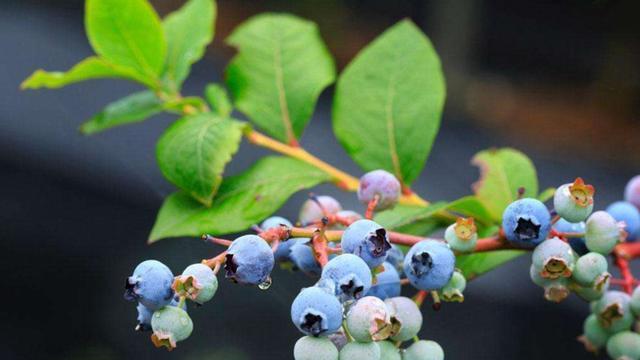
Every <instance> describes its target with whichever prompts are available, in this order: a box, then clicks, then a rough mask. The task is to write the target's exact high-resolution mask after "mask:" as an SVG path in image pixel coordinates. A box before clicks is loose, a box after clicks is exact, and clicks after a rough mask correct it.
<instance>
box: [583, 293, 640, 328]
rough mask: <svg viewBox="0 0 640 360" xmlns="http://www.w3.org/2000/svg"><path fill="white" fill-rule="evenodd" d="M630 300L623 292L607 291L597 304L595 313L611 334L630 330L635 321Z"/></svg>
mask: <svg viewBox="0 0 640 360" xmlns="http://www.w3.org/2000/svg"><path fill="white" fill-rule="evenodd" d="M630 300H631V298H630V296H629V295H628V294H626V293H623V292H621V291H607V292H606V293H605V294H604V296H603V297H602V298H601V299H600V300H598V301H597V302H596V303H595V305H594V309H593V313H594V314H596V316H597V317H598V322H599V323H600V325H601V326H602V327H603V328H604V329H606V330H607V331H608V332H610V333H615V332H619V331H622V330H628V329H630V328H631V325H633V320H634V318H633V314H632V313H631V309H630V306H629V303H630Z"/></svg>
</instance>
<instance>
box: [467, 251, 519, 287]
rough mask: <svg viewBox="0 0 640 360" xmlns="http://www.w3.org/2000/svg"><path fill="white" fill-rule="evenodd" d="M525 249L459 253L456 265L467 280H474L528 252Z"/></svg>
mask: <svg viewBox="0 0 640 360" xmlns="http://www.w3.org/2000/svg"><path fill="white" fill-rule="evenodd" d="M526 253H527V252H526V251H523V250H497V251H490V252H482V253H475V254H468V255H458V256H457V258H456V267H457V268H458V269H460V270H461V271H462V274H464V276H465V277H466V278H467V280H472V279H474V278H476V277H478V276H480V275H482V274H484V273H486V272H488V271H490V270H493V269H495V268H497V267H498V266H500V265H502V264H504V263H506V262H508V261H511V260H513V259H515V258H517V257H518V256H520V255H523V254H526Z"/></svg>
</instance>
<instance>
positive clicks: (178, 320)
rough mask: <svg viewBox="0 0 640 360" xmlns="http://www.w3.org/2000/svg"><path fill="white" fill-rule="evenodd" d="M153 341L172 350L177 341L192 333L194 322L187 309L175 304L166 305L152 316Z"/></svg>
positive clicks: (156, 344) (157, 345)
mask: <svg viewBox="0 0 640 360" xmlns="http://www.w3.org/2000/svg"><path fill="white" fill-rule="evenodd" d="M151 329H152V330H153V335H151V341H153V344H154V345H155V346H156V347H161V346H165V347H167V349H169V350H172V349H174V348H175V347H176V343H178V342H179V341H182V340H185V339H186V338H188V337H189V335H191V331H192V330H193V322H192V321H191V318H190V317H189V315H188V314H187V312H186V311H184V310H182V309H180V308H179V307H175V306H165V307H164V308H162V309H160V310H158V311H156V312H154V313H153V316H152V317H151Z"/></svg>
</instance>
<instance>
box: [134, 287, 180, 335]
mask: <svg viewBox="0 0 640 360" xmlns="http://www.w3.org/2000/svg"><path fill="white" fill-rule="evenodd" d="M178 305H180V298H179V297H178V296H174V298H173V300H171V303H170V304H169V305H167V306H178ZM181 308H182V310H184V311H187V304H186V303H184V302H183V303H182V307H181ZM136 310H137V311H138V319H137V320H138V325H136V331H149V330H151V316H153V311H151V310H149V309H148V308H147V307H146V306H144V305H142V304H141V303H138V306H137V307H136Z"/></svg>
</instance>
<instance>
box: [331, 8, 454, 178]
mask: <svg viewBox="0 0 640 360" xmlns="http://www.w3.org/2000/svg"><path fill="white" fill-rule="evenodd" d="M444 99H445V82H444V77H443V74H442V69H441V67H440V60H439V58H438V55H437V54H436V51H435V50H434V48H433V46H432V45H431V42H430V41H429V39H428V38H427V37H426V36H425V35H424V34H423V33H422V32H421V31H420V30H419V29H418V28H417V27H416V26H415V25H414V24H413V23H412V22H411V21H409V20H403V21H401V22H399V23H398V24H396V25H394V26H393V27H391V28H390V29H388V30H387V31H385V32H384V33H383V34H382V35H380V36H379V37H378V38H377V39H376V40H374V41H373V42H372V43H371V44H370V45H368V46H367V47H366V48H364V50H362V51H361V52H360V54H358V56H357V57H356V58H355V59H354V60H353V61H352V62H351V63H350V64H349V65H348V66H347V68H346V69H345V70H344V72H343V73H342V75H341V76H340V77H339V79H338V84H337V86H336V95H335V98H334V104H333V129H334V132H335V134H336V137H337V138H338V140H340V143H341V144H342V146H343V147H344V148H345V149H346V151H347V153H349V155H350V156H351V157H352V158H353V159H354V160H355V162H356V163H358V164H359V165H360V166H361V167H362V168H363V169H365V170H367V171H369V170H375V169H385V170H387V171H389V172H391V173H393V174H394V175H395V176H396V177H397V178H398V179H399V180H400V181H401V182H402V183H404V184H411V182H412V181H413V180H415V179H416V178H417V177H418V175H419V174H420V172H421V170H422V167H423V166H424V163H425V161H426V160H427V157H428V155H429V152H430V151H431V146H432V145H433V141H434V139H435V136H436V134H437V133H438V129H439V127H440V116H441V113H442V107H443V105H444Z"/></svg>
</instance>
